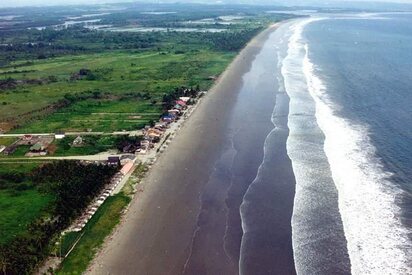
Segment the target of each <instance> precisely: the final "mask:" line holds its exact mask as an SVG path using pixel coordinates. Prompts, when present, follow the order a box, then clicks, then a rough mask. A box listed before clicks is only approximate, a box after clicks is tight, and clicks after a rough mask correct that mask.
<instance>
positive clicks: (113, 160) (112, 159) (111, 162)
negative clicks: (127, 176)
mask: <svg viewBox="0 0 412 275" xmlns="http://www.w3.org/2000/svg"><path fill="white" fill-rule="evenodd" d="M107 164H108V165H113V166H120V158H119V157H108V158H107Z"/></svg>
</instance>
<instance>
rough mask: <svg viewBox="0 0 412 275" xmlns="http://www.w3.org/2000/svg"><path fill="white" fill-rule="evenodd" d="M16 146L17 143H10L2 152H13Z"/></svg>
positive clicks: (9, 153) (8, 153) (7, 153)
mask: <svg viewBox="0 0 412 275" xmlns="http://www.w3.org/2000/svg"><path fill="white" fill-rule="evenodd" d="M17 146H18V145H16V144H12V145H10V146H8V147H7V148H6V149H4V151H3V154H5V155H6V156H8V155H11V154H13V153H14V151H16V149H17Z"/></svg>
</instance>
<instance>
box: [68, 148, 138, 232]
mask: <svg viewBox="0 0 412 275" xmlns="http://www.w3.org/2000/svg"><path fill="white" fill-rule="evenodd" d="M135 161H136V156H134V155H123V156H120V157H117V156H113V157H109V158H108V160H107V161H106V164H107V165H112V166H118V167H119V168H120V167H121V168H120V170H119V172H117V173H116V174H115V175H114V176H113V178H112V179H111V180H110V182H109V184H107V185H106V186H105V187H104V188H103V190H102V191H101V192H100V194H99V195H98V196H97V197H96V199H94V201H93V202H92V203H91V204H90V205H89V207H88V208H87V209H86V210H85V211H84V212H83V214H82V215H81V216H80V217H79V218H78V219H77V220H76V222H75V223H74V225H73V228H72V231H76V232H79V231H81V230H82V229H83V228H84V227H85V226H86V224H87V222H88V221H89V220H90V219H91V218H92V217H93V215H94V214H95V213H96V211H97V209H99V207H100V206H101V205H102V204H103V203H104V202H105V201H106V199H107V198H108V197H109V196H111V195H112V194H113V192H114V191H115V190H116V188H117V187H118V186H119V184H120V183H121V182H122V181H124V180H125V176H126V175H127V174H129V173H130V172H131V171H132V169H133V167H134V164H135Z"/></svg>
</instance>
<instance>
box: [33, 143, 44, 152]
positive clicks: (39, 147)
mask: <svg viewBox="0 0 412 275" xmlns="http://www.w3.org/2000/svg"><path fill="white" fill-rule="evenodd" d="M44 151H46V147H44V146H43V144H41V143H36V144H34V145H33V146H32V147H30V152H32V153H40V152H44Z"/></svg>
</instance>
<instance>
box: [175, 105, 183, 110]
mask: <svg viewBox="0 0 412 275" xmlns="http://www.w3.org/2000/svg"><path fill="white" fill-rule="evenodd" d="M173 108H175V109H178V110H182V109H183V106H182V105H180V104H176V105H175V106H174V107H173Z"/></svg>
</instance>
